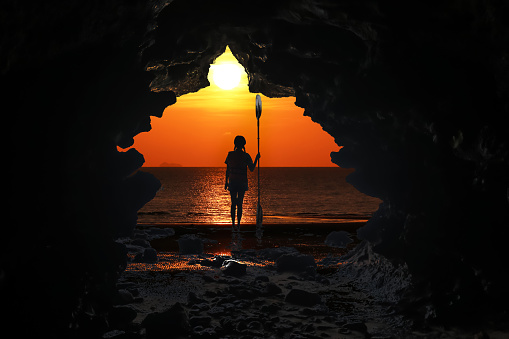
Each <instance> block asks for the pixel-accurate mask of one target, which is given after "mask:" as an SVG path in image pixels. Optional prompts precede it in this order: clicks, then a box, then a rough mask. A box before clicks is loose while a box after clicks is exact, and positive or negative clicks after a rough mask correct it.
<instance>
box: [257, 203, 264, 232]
mask: <svg viewBox="0 0 509 339" xmlns="http://www.w3.org/2000/svg"><path fill="white" fill-rule="evenodd" d="M262 223H263V210H262V205H260V204H258V208H257V209H256V227H257V228H258V227H261V226H262Z"/></svg>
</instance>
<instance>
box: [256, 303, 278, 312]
mask: <svg viewBox="0 0 509 339" xmlns="http://www.w3.org/2000/svg"><path fill="white" fill-rule="evenodd" d="M280 309H281V307H280V306H279V305H277V304H269V305H263V306H262V307H261V308H260V311H262V313H264V314H275V313H277V311H279V310H280Z"/></svg>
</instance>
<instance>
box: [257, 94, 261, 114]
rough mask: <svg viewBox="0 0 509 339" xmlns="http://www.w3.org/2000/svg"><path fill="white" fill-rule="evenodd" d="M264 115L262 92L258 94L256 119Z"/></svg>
mask: <svg viewBox="0 0 509 339" xmlns="http://www.w3.org/2000/svg"><path fill="white" fill-rule="evenodd" d="M261 115H262V98H261V97H260V94H257V95H256V119H260V117H261Z"/></svg>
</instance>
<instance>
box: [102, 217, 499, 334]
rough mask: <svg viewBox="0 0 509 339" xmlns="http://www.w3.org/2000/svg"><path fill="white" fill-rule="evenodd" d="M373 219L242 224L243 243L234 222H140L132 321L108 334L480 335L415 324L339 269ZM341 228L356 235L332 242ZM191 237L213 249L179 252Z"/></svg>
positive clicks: (132, 262)
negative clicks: (258, 227)
mask: <svg viewBox="0 0 509 339" xmlns="http://www.w3.org/2000/svg"><path fill="white" fill-rule="evenodd" d="M363 224H364V222H363V221H357V220H356V221H354V222H344V223H335V224H327V223H325V224H293V225H289V224H287V225H285V224H274V225H264V232H263V238H262V241H261V242H259V241H258V239H257V238H256V233H255V225H242V226H241V232H240V236H241V238H242V240H241V242H242V246H241V248H239V247H238V241H237V242H236V241H235V239H236V237H238V235H239V234H237V235H236V236H232V229H231V226H230V225H225V224H220V225H214V224H206V225H204V224H180V225H177V224H173V225H170V224H164V225H161V224H159V225H139V226H138V227H137V229H136V230H135V233H134V235H133V237H132V238H131V239H121V240H119V241H120V242H122V243H123V244H125V245H126V247H127V249H128V251H129V255H128V256H129V263H128V265H127V269H126V271H125V272H124V273H123V274H122V276H121V279H120V280H119V284H118V287H119V288H120V291H121V293H120V295H121V296H122V297H121V299H122V298H123V299H122V300H123V301H122V302H120V305H119V306H117V307H118V308H119V309H122V310H123V311H122V312H124V313H128V312H132V317H131V318H132V319H131V321H130V322H126V324H125V328H124V329H123V330H116V332H114V333H113V332H112V333H109V334H108V333H107V334H106V335H105V337H115V336H116V335H119V334H122V333H121V332H123V333H130V332H132V331H135V332H137V333H140V331H141V333H145V335H146V337H147V338H158V337H165V336H166V337H172V338H178V337H182V338H188V337H191V338H439V337H450V338H463V337H464V338H471V337H472V333H469V332H465V331H463V332H462V331H460V330H459V329H450V328H449V329H444V328H428V329H427V330H426V331H425V332H419V331H417V330H414V329H412V322H411V320H410V319H408V318H405V317H404V316H402V315H400V314H398V313H397V309H396V308H395V307H394V306H395V305H391V304H390V303H388V302H387V300H383V298H380V297H379V296H377V295H375V294H373V293H370V291H369V289H367V288H363V286H362V285H359V283H357V282H356V277H354V276H353V275H352V276H350V277H348V276H345V275H341V274H339V272H341V270H342V269H343V267H344V266H345V265H348V264H349V263H348V262H345V261H343V260H342V259H341V256H342V255H343V254H345V253H346V252H348V251H349V250H351V249H352V248H353V247H355V246H356V245H357V244H359V240H358V239H356V237H355V231H356V229H357V228H358V227H360V226H362V225H363ZM334 231H343V232H346V233H348V234H349V235H350V237H351V238H352V240H353V241H352V242H351V243H349V244H346V246H344V248H340V247H332V246H328V245H326V244H325V240H326V238H327V235H328V234H330V233H331V232H334ZM187 238H189V239H194V240H196V239H198V240H199V241H197V242H195V243H198V244H199V243H202V244H203V251H202V252H201V253H195V254H182V253H179V252H181V251H182V248H179V241H178V240H179V239H187ZM232 238H233V241H232ZM232 246H234V247H236V248H232ZM191 247H192V246H191ZM197 250H198V252H200V248H199V246H198V249H197ZM154 252H156V253H157V257H156V258H154V257H152V256H151V255H150V254H151V253H152V254H153V253H154ZM310 258H311V260H312V262H309V260H310ZM283 259H287V260H286V261H285V260H283ZM228 260H232V261H234V263H233V264H235V265H233V264H229V262H228ZM227 264H228V265H227ZM119 312H120V311H119ZM117 327H118V326H117ZM119 328H122V327H121V326H120V327H119ZM167 331H171V333H166V332H167ZM168 335H169V336H168ZM492 337H494V338H496V336H492Z"/></svg>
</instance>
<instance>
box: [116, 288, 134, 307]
mask: <svg viewBox="0 0 509 339" xmlns="http://www.w3.org/2000/svg"><path fill="white" fill-rule="evenodd" d="M132 302H134V297H133V295H132V294H131V292H129V291H128V290H118V292H117V293H116V296H115V298H114V303H115V304H117V305H126V304H130V303H132Z"/></svg>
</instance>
